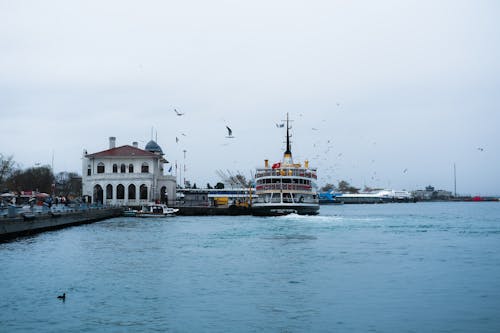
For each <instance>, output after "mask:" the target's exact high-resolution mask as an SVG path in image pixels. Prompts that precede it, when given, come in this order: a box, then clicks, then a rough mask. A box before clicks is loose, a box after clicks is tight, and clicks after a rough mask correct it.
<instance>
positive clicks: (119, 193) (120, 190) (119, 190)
mask: <svg viewBox="0 0 500 333" xmlns="http://www.w3.org/2000/svg"><path fill="white" fill-rule="evenodd" d="M116 198H117V199H125V186H123V185H122V184H119V185H118V186H117V187H116Z"/></svg>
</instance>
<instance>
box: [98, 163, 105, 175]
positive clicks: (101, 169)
mask: <svg viewBox="0 0 500 333" xmlns="http://www.w3.org/2000/svg"><path fill="white" fill-rule="evenodd" d="M97 173H104V163H102V162H99V164H97Z"/></svg>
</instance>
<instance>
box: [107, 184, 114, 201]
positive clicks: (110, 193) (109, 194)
mask: <svg viewBox="0 0 500 333" xmlns="http://www.w3.org/2000/svg"><path fill="white" fill-rule="evenodd" d="M106 199H113V185H111V184H108V185H107V186H106Z"/></svg>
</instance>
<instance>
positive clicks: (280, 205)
mask: <svg viewBox="0 0 500 333" xmlns="http://www.w3.org/2000/svg"><path fill="white" fill-rule="evenodd" d="M316 172H317V170H316V169H314V168H310V167H309V161H307V160H306V161H305V162H304V164H303V165H302V164H301V163H294V162H293V159H292V151H291V145H290V126H289V120H288V114H287V120H286V151H285V153H284V155H283V159H282V161H281V162H278V163H274V164H273V165H272V166H269V161H268V160H265V163H264V168H257V170H256V173H255V192H256V195H257V198H254V200H253V202H252V214H253V215H260V216H277V215H287V214H299V215H317V214H318V213H319V197H318V193H317V186H316V181H317V173H316Z"/></svg>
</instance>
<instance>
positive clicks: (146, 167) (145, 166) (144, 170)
mask: <svg viewBox="0 0 500 333" xmlns="http://www.w3.org/2000/svg"><path fill="white" fill-rule="evenodd" d="M141 172H142V173H148V172H149V164H147V163H146V162H144V163H142V166H141Z"/></svg>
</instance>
